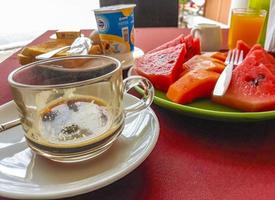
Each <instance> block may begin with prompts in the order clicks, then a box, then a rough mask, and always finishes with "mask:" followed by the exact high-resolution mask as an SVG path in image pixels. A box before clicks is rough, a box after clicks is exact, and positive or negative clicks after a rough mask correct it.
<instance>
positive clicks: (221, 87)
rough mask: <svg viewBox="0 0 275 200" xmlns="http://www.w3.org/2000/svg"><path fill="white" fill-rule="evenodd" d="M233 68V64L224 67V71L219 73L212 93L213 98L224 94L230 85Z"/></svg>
mask: <svg viewBox="0 0 275 200" xmlns="http://www.w3.org/2000/svg"><path fill="white" fill-rule="evenodd" d="M233 68H234V65H233V64H229V65H227V66H226V67H225V69H224V70H223V72H222V73H221V75H220V77H219V79H218V81H217V83H216V85H215V88H214V91H213V95H214V96H223V95H224V94H225V92H226V90H227V89H228V87H229V85H230V81H231V77H232V71H233Z"/></svg>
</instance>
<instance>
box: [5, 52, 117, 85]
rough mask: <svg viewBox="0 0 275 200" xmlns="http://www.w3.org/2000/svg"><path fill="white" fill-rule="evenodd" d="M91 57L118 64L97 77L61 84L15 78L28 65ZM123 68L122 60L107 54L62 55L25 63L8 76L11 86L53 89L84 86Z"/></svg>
mask: <svg viewBox="0 0 275 200" xmlns="http://www.w3.org/2000/svg"><path fill="white" fill-rule="evenodd" d="M91 58H99V59H100V58H103V59H108V60H111V61H113V62H114V64H116V68H115V69H114V70H112V71H111V72H108V73H106V74H104V75H102V76H99V77H95V78H89V79H87V80H83V81H76V82H72V83H61V84H52V85H31V84H24V83H19V82H17V81H15V80H14V75H15V74H16V73H18V72H20V71H22V70H23V69H25V68H28V67H33V66H35V65H37V64H41V63H49V62H56V61H61V60H73V59H91ZM120 69H122V68H121V62H120V61H119V60H118V59H116V58H113V57H110V56H105V55H76V56H61V57H56V58H49V59H45V60H39V61H36V62H32V63H29V64H26V65H23V66H21V67H19V68H17V69H15V70H13V71H12V72H11V73H10V74H9V76H8V83H9V84H10V86H13V87H16V88H28V89H35V90H45V89H53V88H70V87H73V86H83V85H86V84H90V83H95V82H98V81H100V80H102V79H106V78H108V77H110V76H112V75H113V74H114V73H116V72H117V71H118V70H120ZM71 70H72V71H77V69H71Z"/></svg>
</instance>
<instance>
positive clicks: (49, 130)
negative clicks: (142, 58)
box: [8, 56, 154, 162]
mask: <svg viewBox="0 0 275 200" xmlns="http://www.w3.org/2000/svg"><path fill="white" fill-rule="evenodd" d="M8 81H9V84H10V86H11V89H12V93H13V96H14V101H15V103H16V105H17V108H18V111H19V115H20V118H21V124H22V127H23V129H24V131H25V138H26V140H27V143H28V145H29V147H30V148H31V149H32V150H34V151H35V152H36V153H38V154H40V155H42V156H44V157H46V158H49V159H51V160H54V161H59V162H78V161H83V160H87V159H90V158H93V157H96V156H98V155H100V154H101V153H103V152H105V151H106V150H107V149H108V148H109V147H110V146H111V145H112V143H113V142H114V141H115V140H116V139H117V138H118V136H119V135H120V133H121V132H122V130H123V127H124V121H125V116H126V114H128V113H133V112H137V111H141V110H143V109H145V108H147V107H148V106H150V104H151V103H152V100H153V96H154V89H153V86H152V84H151V83H150V81H148V80H147V79H145V78H143V77H140V76H133V77H129V78H127V79H125V80H124V81H123V79H122V69H121V64H120V62H119V61H118V60H116V59H114V58H111V57H107V56H70V57H61V58H54V59H48V60H43V61H38V62H34V63H31V64H29V65H25V66H22V67H20V68H18V69H16V70H14V71H13V72H12V73H11V74H10V75H9V77H8ZM135 86H140V87H142V88H143V89H144V96H143V97H142V99H140V101H139V102H138V103H137V104H134V105H131V106H130V107H127V108H124V107H123V95H124V93H126V92H128V91H129V90H130V89H131V88H132V87H135Z"/></svg>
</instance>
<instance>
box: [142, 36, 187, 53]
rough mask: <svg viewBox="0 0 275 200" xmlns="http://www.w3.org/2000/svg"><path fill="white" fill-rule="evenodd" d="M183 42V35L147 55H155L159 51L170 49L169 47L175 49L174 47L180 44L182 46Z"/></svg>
mask: <svg viewBox="0 0 275 200" xmlns="http://www.w3.org/2000/svg"><path fill="white" fill-rule="evenodd" d="M183 42H184V35H183V34H181V35H179V36H178V37H176V38H175V39H173V40H171V41H169V42H166V43H164V44H162V45H161V46H159V47H157V48H155V49H153V50H151V51H149V52H147V53H154V52H157V51H160V50H163V49H166V48H169V47H174V46H177V45H178V44H182V43H183Z"/></svg>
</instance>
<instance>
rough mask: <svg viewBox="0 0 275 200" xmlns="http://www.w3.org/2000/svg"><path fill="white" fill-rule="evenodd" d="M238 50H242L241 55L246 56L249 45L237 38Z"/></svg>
mask: <svg viewBox="0 0 275 200" xmlns="http://www.w3.org/2000/svg"><path fill="white" fill-rule="evenodd" d="M236 48H237V49H238V50H240V51H243V55H244V57H246V55H247V54H248V52H249V51H250V47H249V46H248V44H246V43H245V42H244V41H242V40H238V41H237V47H236Z"/></svg>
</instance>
